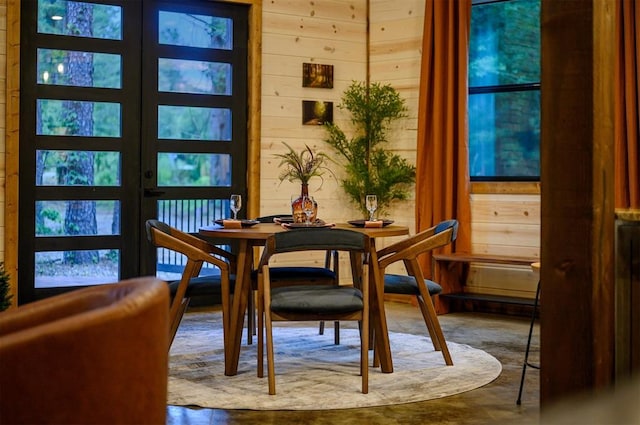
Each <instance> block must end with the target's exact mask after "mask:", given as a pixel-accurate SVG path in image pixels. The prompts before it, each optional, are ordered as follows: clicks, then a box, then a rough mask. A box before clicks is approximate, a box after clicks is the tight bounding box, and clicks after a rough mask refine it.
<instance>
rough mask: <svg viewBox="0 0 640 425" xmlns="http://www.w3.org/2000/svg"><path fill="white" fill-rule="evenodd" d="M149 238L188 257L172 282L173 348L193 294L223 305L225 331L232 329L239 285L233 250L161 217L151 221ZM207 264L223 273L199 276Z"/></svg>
mask: <svg viewBox="0 0 640 425" xmlns="http://www.w3.org/2000/svg"><path fill="white" fill-rule="evenodd" d="M146 230H147V238H148V239H149V242H151V243H152V244H153V245H154V246H155V247H157V248H166V249H168V250H171V251H174V252H177V253H179V254H182V255H184V256H185V257H186V258H187V264H186V265H185V268H184V271H183V272H182V277H181V278H180V279H179V280H176V281H173V282H169V289H170V294H171V303H170V310H169V325H170V329H169V347H171V343H172V342H173V339H174V337H175V335H176V332H177V331H178V326H180V321H181V320H182V316H183V315H184V313H185V311H186V310H187V307H188V306H189V301H190V299H191V298H192V297H200V296H201V297H206V298H209V299H211V300H213V301H214V303H217V300H218V299H219V300H220V302H219V303H220V304H222V322H223V331H224V335H225V341H226V337H227V335H228V332H229V311H230V308H229V304H230V299H231V294H232V293H233V288H234V285H235V270H236V259H235V255H233V254H232V253H230V252H228V251H226V250H224V249H222V248H219V247H217V246H215V245H213V244H211V243H209V242H207V241H205V240H203V239H200V238H198V237H195V236H193V235H191V234H189V233H186V232H183V231H181V230H178V229H176V228H174V227H171V226H169V225H168V224H166V223H164V222H162V221H159V220H153V219H151V220H147V222H146ZM204 263H209V264H212V265H214V266H215V267H217V268H218V269H219V271H220V272H219V273H214V274H207V275H203V276H199V274H200V271H201V269H202V266H203V264H204Z"/></svg>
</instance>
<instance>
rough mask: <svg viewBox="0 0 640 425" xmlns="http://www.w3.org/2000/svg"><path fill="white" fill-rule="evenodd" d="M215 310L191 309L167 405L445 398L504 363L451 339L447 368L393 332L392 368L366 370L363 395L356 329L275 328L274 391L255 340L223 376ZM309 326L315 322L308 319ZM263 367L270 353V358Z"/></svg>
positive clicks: (319, 404) (335, 404) (179, 339)
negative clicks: (234, 369)
mask: <svg viewBox="0 0 640 425" xmlns="http://www.w3.org/2000/svg"><path fill="white" fill-rule="evenodd" d="M214 315H215V313H198V314H196V315H187V316H186V317H185V320H183V322H182V324H181V326H180V329H179V331H178V334H177V336H176V339H175V340H174V342H173V345H172V348H171V353H170V371H169V398H168V404H171V405H179V406H200V407H208V408H219V409H250V410H323V409H347V408H355V407H369V406H382V405H389V404H399V403H410V402H416V401H424V400H429V399H434V398H441V397H446V396H450V395H453V394H458V393H461V392H465V391H470V390H473V389H476V388H479V387H481V386H483V385H486V384H488V383H490V382H491V381H493V380H494V379H496V378H497V377H498V376H499V375H500V372H501V371H502V366H501V364H500V362H499V361H498V360H497V359H496V358H494V357H493V356H491V355H489V354H488V353H486V352H484V351H482V350H478V349H475V348H472V347H469V346H467V345H463V344H456V343H453V342H449V343H448V344H449V351H450V352H451V356H452V358H453V362H454V366H446V365H445V364H444V360H443V358H442V354H441V353H440V352H436V351H434V350H433V345H432V344H431V341H430V340H429V338H427V337H425V336H420V335H409V334H402V333H390V335H389V336H390V342H391V350H392V354H393V361H394V372H393V373H382V372H380V369H379V368H377V369H374V368H370V369H369V394H362V393H361V391H360V390H361V386H360V385H361V378H360V376H359V375H358V371H359V353H360V349H359V347H360V342H359V337H358V334H357V331H356V330H354V329H342V330H341V332H340V338H341V344H340V345H334V344H333V330H332V326H328V328H329V329H327V331H325V334H324V335H319V334H318V328H317V327H279V328H277V329H274V347H275V350H276V354H275V367H276V392H277V394H276V395H275V396H270V395H269V394H268V389H267V378H266V377H265V378H263V379H260V378H258V377H257V376H256V345H255V340H254V344H253V345H246V342H244V341H246V338H245V339H243V346H242V350H241V355H240V363H239V368H238V374H237V375H236V376H225V375H224V363H223V347H222V332H221V330H220V329H219V328H220V322H219V320H216V319H215V317H213V316H214ZM307 325H310V324H307ZM265 371H266V357H265Z"/></svg>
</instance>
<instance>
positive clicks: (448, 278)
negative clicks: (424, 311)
mask: <svg viewBox="0 0 640 425" xmlns="http://www.w3.org/2000/svg"><path fill="white" fill-rule="evenodd" d="M538 261H540V259H539V258H537V257H517V256H506V255H491V254H469V253H461V252H455V253H451V254H433V262H432V266H433V278H434V279H433V280H434V281H436V282H438V283H439V284H440V285H441V286H442V288H443V292H442V293H441V294H440V295H439V297H440V298H441V299H442V300H443V301H445V303H444V309H446V310H448V309H449V304H450V303H449V302H450V301H463V302H466V301H470V302H471V301H472V302H479V303H499V304H510V305H515V306H524V307H533V304H534V298H525V297H515V296H509V295H496V294H482V293H476V292H465V290H464V288H465V284H466V282H467V277H468V276H469V269H470V266H471V264H472V263H478V264H497V265H513V266H530V265H531V264H532V263H535V262H538ZM443 312H444V311H443Z"/></svg>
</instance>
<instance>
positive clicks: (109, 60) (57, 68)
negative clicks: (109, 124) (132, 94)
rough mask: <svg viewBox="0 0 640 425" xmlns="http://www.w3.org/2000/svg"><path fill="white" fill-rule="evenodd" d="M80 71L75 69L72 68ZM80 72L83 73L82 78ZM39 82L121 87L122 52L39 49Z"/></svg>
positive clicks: (61, 84) (62, 84)
mask: <svg viewBox="0 0 640 425" xmlns="http://www.w3.org/2000/svg"><path fill="white" fill-rule="evenodd" d="M73 70H75V71H80V72H75V74H76V75H74V72H70V71H73ZM78 74H82V75H81V77H80V78H78ZM37 78H38V84H52V85H60V86H78V87H104V88H111V89H119V88H121V62H120V55H112V54H108V53H94V52H77V51H73V50H52V49H38V77H37Z"/></svg>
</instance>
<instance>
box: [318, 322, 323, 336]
mask: <svg viewBox="0 0 640 425" xmlns="http://www.w3.org/2000/svg"><path fill="white" fill-rule="evenodd" d="M318 334H319V335H324V320H321V321H320V325H319V327H318Z"/></svg>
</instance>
